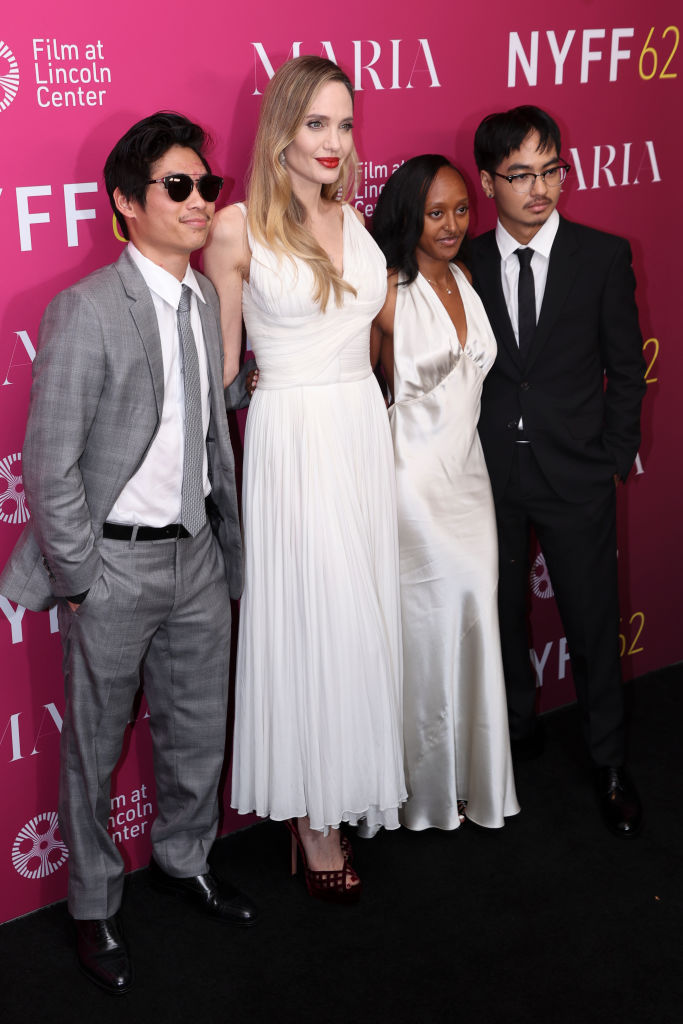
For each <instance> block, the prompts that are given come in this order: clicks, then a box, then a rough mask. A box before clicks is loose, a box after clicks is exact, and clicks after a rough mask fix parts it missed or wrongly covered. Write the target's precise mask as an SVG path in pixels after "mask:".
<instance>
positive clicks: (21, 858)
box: [12, 811, 69, 878]
mask: <svg viewBox="0 0 683 1024" xmlns="http://www.w3.org/2000/svg"><path fill="white" fill-rule="evenodd" d="M58 832H59V822H58V821H57V812H56V811H46V812H45V813H44V814H37V815H36V817H35V818H31V820H30V821H29V823H28V824H27V825H24V827H23V828H22V829H21V830H20V832H19V834H18V836H17V838H16V839H15V840H14V845H13V847H12V863H13V864H14V867H15V868H16V869H17V871H18V872H19V874H20V875H22V876H23V877H24V878H45V877H46V876H47V875H53V874H54V873H55V871H59V869H60V868H61V866H62V864H65V863H66V860H67V858H68V856H69V851H68V850H67V848H66V846H65V845H64V843H63V842H62V840H61V838H60V837H59V835H58Z"/></svg>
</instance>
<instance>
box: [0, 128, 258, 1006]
mask: <svg viewBox="0 0 683 1024" xmlns="http://www.w3.org/2000/svg"><path fill="white" fill-rule="evenodd" d="M204 144H205V137H204V133H203V131H202V129H201V128H200V127H199V126H198V125H195V124H192V122H190V121H188V120H187V119H186V118H184V117H181V116H180V115H178V114H172V113H164V112H162V113H157V114H154V115H152V116H151V117H148V118H145V119H144V120H142V121H140V122H139V123H137V124H135V125H134V126H133V127H132V128H131V129H130V130H129V131H128V132H127V133H126V134H125V135H124V136H123V138H122V139H120V140H119V142H118V143H117V144H116V146H115V147H114V149H113V150H112V152H111V153H110V155H109V157H108V159H107V162H106V165H105V182H106V186H107V192H108V194H109V198H110V201H111V204H112V208H113V209H114V212H115V214H116V217H117V220H118V223H119V227H120V230H121V232H122V234H123V235H124V236H125V237H126V238H127V239H130V242H129V245H128V246H127V247H126V249H125V250H124V251H123V253H122V254H121V256H120V258H119V259H118V261H117V262H116V263H115V264H112V265H111V266H107V267H104V268H102V269H101V270H98V271H96V272H95V273H94V274H91V275H90V276H89V277H86V278H85V279H84V280H82V281H80V282H78V284H76V285H74V286H73V287H71V288H68V289H66V291H63V292H61V293H60V294H59V295H58V296H57V297H56V298H55V299H54V300H53V301H52V302H51V303H50V305H49V306H48V308H47V310H46V312H45V315H44V317H43V320H42V323H41V327H40V336H39V343H38V352H37V355H36V358H35V362H34V366H33V387H32V390H31V403H30V410H29V418H28V425H27V430H26V440H25V444H24V451H23V471H24V484H25V488H26V495H27V498H28V503H29V507H30V509H31V522H30V524H29V526H28V527H27V529H26V530H25V532H24V533H23V534H22V536H21V538H20V540H19V542H18V544H17V547H16V548H15V550H14V552H13V553H12V556H11V557H10V560H9V562H8V565H7V567H6V569H5V571H4V573H3V575H2V577H1V578H0V592H1V593H3V594H5V595H7V596H8V597H10V598H11V599H12V600H14V601H16V602H18V603H20V604H23V605H24V606H26V607H28V608H32V609H35V610H40V609H44V608H47V607H49V606H50V605H51V604H54V602H55V600H56V601H57V604H58V613H59V630H60V635H61V640H62V646H63V669H64V680H65V688H66V706H65V712H64V724H63V730H62V738H61V777H60V809H59V814H60V828H61V830H62V834H63V836H64V839H65V841H66V843H67V845H68V848H69V896H68V906H69V911H70V913H71V915H72V916H73V918H74V919H75V924H76V932H77V945H78V957H79V962H80V965H81V967H82V969H83V970H84V971H85V973H86V974H87V975H88V976H89V977H90V978H91V979H92V980H93V981H95V982H96V983H97V984H99V985H101V986H102V987H103V988H105V989H107V990H108V991H110V992H113V993H122V992H125V991H127V990H128V989H129V988H130V986H131V984H132V982H133V971H132V967H131V963H130V958H129V953H128V949H127V946H126V943H125V940H124V938H123V936H122V933H121V926H120V922H119V921H118V918H117V911H118V909H119V906H120V903H121V894H122V888H123V876H124V866H123V861H122V859H121V856H120V854H119V852H118V851H117V849H116V847H115V845H114V843H113V842H112V840H111V838H110V837H109V835H108V833H107V819H108V817H109V811H110V780H111V774H112V771H113V769H114V767H115V765H116V763H117V761H118V758H119V756H120V753H121V745H122V741H123V734H124V730H125V728H126V725H127V723H128V720H129V718H130V714H131V706H132V702H133V697H134V695H135V692H136V690H137V688H138V685H139V681H140V673H141V670H142V672H143V676H144V685H145V694H146V697H147V701H148V704H149V708H150V713H151V719H150V728H151V732H152V739H153V744H154V766H155V780H156V791H157V804H158V816H157V818H156V820H155V821H154V824H153V826H152V830H151V838H152V846H153V858H152V862H151V865H150V871H151V877H152V881H153V882H154V883H155V885H156V886H157V887H158V888H160V889H163V890H165V891H168V892H169V893H173V894H176V895H180V896H183V897H185V898H187V899H189V900H191V901H193V902H194V903H196V904H197V905H198V907H199V908H201V909H202V910H204V911H206V912H208V913H209V914H210V915H212V916H213V917H215V918H218V919H220V920H223V921H232V922H235V923H238V924H243V925H245V924H246V925H248V924H251V923H252V922H253V920H254V918H255V909H254V907H253V906H252V904H251V903H250V902H249V900H248V899H246V898H245V897H244V896H243V895H242V894H240V893H239V892H238V891H237V890H236V889H234V888H233V887H232V886H230V885H228V884H226V883H219V881H218V880H217V879H216V877H215V876H214V875H213V874H212V873H211V871H210V870H209V867H208V864H207V859H206V858H207V854H208V852H209V849H210V847H211V844H212V843H213V840H214V838H215V836H216V828H217V822H218V800H217V787H218V780H219V775H220V771H221V767H222V763H223V756H224V747H225V727H226V710H227V697H228V664H229V651H230V597H233V598H237V597H239V594H240V590H241V576H242V549H241V533H240V525H239V518H238V507H237V497H236V491H235V470H234V462H233V453H232V448H231V444H230V438H229V433H228V426H227V418H226V406H225V402H226V398H227V399H228V400H229V398H231V397H232V396H224V390H223V389H224V384H223V351H222V345H221V337H220V328H219V310H218V299H217V296H216V293H215V291H214V288H213V286H212V285H211V283H210V282H209V281H208V280H207V279H206V278H205V277H204V276H203V275H202V274H199V273H198V272H196V271H193V270H192V268H191V267H190V263H189V261H190V254H191V253H192V252H194V251H195V250H196V249H199V248H201V246H202V245H203V244H204V242H205V241H206V238H207V235H208V232H209V228H210V226H211V221H212V218H213V215H214V208H215V200H216V199H217V197H218V193H219V191H220V188H221V186H222V179H221V178H219V177H217V176H215V175H213V174H211V171H210V168H209V165H208V163H207V161H206V159H205V157H204V156H203V153H202V150H203V147H204Z"/></svg>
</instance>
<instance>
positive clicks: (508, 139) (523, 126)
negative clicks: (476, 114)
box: [474, 106, 562, 174]
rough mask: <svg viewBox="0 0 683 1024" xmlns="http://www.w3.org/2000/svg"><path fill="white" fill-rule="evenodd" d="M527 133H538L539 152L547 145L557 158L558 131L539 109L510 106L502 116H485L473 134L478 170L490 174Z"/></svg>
mask: <svg viewBox="0 0 683 1024" xmlns="http://www.w3.org/2000/svg"><path fill="white" fill-rule="evenodd" d="M531 132H538V142H539V145H538V148H539V150H541V151H542V150H544V149H547V148H548V145H549V144H550V145H554V146H555V149H556V150H557V155H558V156H559V155H560V148H561V146H562V138H561V136H560V129H559V127H558V125H557V122H556V121H554V120H553V119H552V117H551V116H550V114H546V112H545V110H541V108H540V107H532V106H522V107H513V108H512V110H506V111H505V112H504V113H500V114H489V115H488V117H485V118H484V120H483V121H482V122H481V124H480V125H479V127H478V128H477V130H476V132H475V133H474V159H475V160H476V162H477V167H478V168H479V170H480V171H488V173H489V174H493V173H494V171H495V170H496V168H497V167H500V165H501V163H502V162H503V160H505V158H506V157H507V156H509V155H510V153H512V151H513V150H515V149H519V148H520V146H521V145H522V143H523V142H524V140H525V139H526V137H527V136H528V135H530V134H531Z"/></svg>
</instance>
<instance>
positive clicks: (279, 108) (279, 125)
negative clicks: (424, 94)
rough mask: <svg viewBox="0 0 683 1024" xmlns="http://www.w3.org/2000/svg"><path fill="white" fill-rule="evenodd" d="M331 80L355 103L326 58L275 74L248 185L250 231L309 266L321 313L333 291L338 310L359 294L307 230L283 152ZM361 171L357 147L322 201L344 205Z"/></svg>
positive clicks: (301, 60)
mask: <svg viewBox="0 0 683 1024" xmlns="http://www.w3.org/2000/svg"><path fill="white" fill-rule="evenodd" d="M329 82H341V83H342V85H344V86H346V88H347V89H348V91H349V95H350V96H351V102H352V103H353V87H352V85H351V82H350V80H349V78H348V76H347V75H346V74H345V73H344V72H343V71H342V69H341V68H340V67H338V66H337V65H336V64H333V62H332V61H331V60H326V59H325V58H324V57H314V56H303V57H295V58H294V59H293V60H288V61H287V62H286V63H285V64H283V65H282V66H281V67H280V68H279V69H278V70H277V71H276V72H275V74H274V76H273V78H272V79H271V80H270V82H269V83H268V86H267V88H266V90H265V94H264V97H263V105H262V107H261V114H260V117H259V125H258V130H257V132H256V140H255V142H254V151H253V154H252V158H251V166H250V168H249V182H248V185H247V201H248V211H249V212H248V217H249V227H250V229H251V232H252V234H253V236H254V237H255V238H256V239H257V240H258V241H260V242H261V243H263V244H265V245H267V246H268V247H269V248H270V249H272V250H273V251H275V252H281V253H283V254H284V255H286V256H289V257H291V258H294V257H298V258H299V259H302V260H305V261H306V263H308V265H309V267H310V268H311V271H312V272H313V278H314V281H315V289H314V293H313V298H314V300H315V301H316V302H320V305H321V307H322V309H323V310H324V309H325V307H326V306H327V303H328V300H329V297H330V290H332V291H333V292H334V298H335V302H336V304H337V306H341V304H342V302H343V293H344V292H351V293H353V294H354V295H355V294H356V291H355V289H354V288H352V286H351V285H350V284H348V283H347V282H346V281H344V279H343V278H342V276H341V275H340V274H339V273H338V271H337V270H336V269H335V267H334V264H333V263H332V261H331V260H330V258H329V256H328V255H327V253H326V252H325V250H324V249H323V248H322V246H320V245H319V244H318V242H316V240H315V238H314V237H313V235H312V234H311V232H310V231H308V230H307V228H306V227H305V226H304V220H305V217H306V211H305V209H304V207H303V205H302V204H301V202H300V201H299V200H298V199H297V197H296V195H295V194H294V191H293V190H292V186H291V183H290V179H289V175H288V174H287V170H286V168H285V167H284V166H283V164H282V163H281V162H280V157H281V154H282V153H283V152H284V150H285V149H286V147H287V146H288V145H289V143H290V142H292V141H293V139H294V138H295V136H296V134H297V132H298V131H299V129H300V128H301V125H302V124H303V122H304V118H305V117H306V113H307V111H308V110H309V109H310V106H311V103H312V102H313V98H314V97H315V95H316V93H317V92H318V91H319V90H320V89H321V88H322V87H323V86H324V85H327V84H328V83H329ZM357 173H358V156H357V154H356V149H355V146H354V147H352V149H351V152H350V153H349V155H348V157H346V159H345V160H343V161H342V163H341V164H340V166H339V175H338V177H337V180H336V181H335V182H332V183H331V184H329V185H323V187H322V190H321V195H322V197H323V199H330V200H335V199H337V196H338V194H339V193H340V191H341V198H342V201H344V200H348V199H349V198H351V196H352V195H353V192H354V190H355V187H356V181H357Z"/></svg>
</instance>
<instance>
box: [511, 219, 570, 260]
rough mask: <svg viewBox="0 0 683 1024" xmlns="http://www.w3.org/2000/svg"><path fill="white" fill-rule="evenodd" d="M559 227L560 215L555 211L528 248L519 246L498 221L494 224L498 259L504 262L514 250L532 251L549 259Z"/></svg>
mask: <svg viewBox="0 0 683 1024" xmlns="http://www.w3.org/2000/svg"><path fill="white" fill-rule="evenodd" d="M559 226H560V215H559V213H558V212H557V210H553V212H552V213H551V214H550V216H549V217H548V219H547V221H546V222H545V224H543V225H542V226H541V227H540V228H539V229H538V231H537V232H536V234H535V235H534V237H533V238H532V239H531V242H530V243H529V245H528V246H523V245H520V243H519V242H518V241H517V240H516V239H515V238H513V237H512V235H511V234H510V232H509V231H507V230H506V229H505V228H504V227H503V225H502V224H501V223H500V221H498V223H497V224H496V243H497V245H498V251H499V252H500V258H501V259H502V260H506V259H507V258H508V257H509V256H511V255H512V254H513V253H514V252H515V250H516V249H525V248H529V249H533V250H534V252H537V253H540V255H541V256H545V258H546V259H547V260H549V259H550V250H551V249H552V247H553V242H554V241H555V235H556V234H557V229H558V228H559Z"/></svg>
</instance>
